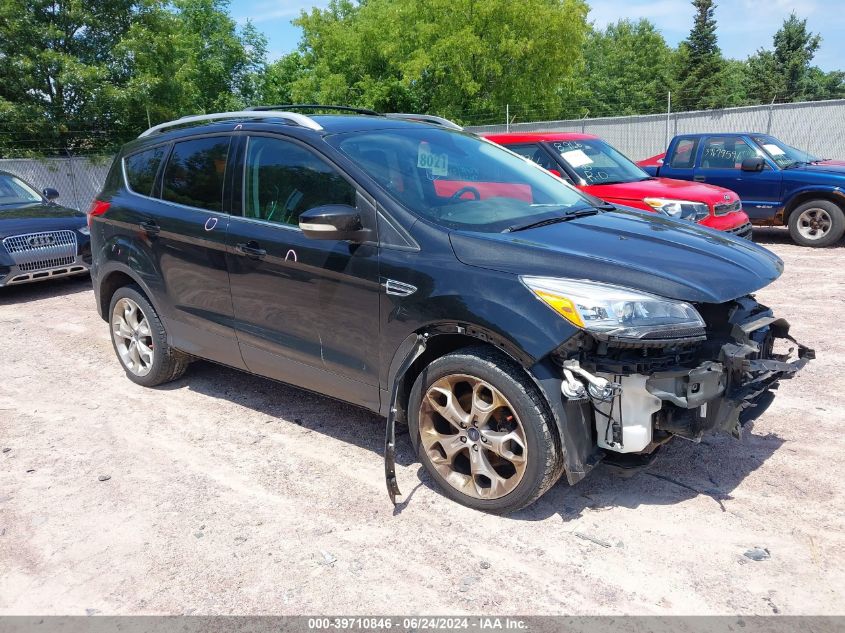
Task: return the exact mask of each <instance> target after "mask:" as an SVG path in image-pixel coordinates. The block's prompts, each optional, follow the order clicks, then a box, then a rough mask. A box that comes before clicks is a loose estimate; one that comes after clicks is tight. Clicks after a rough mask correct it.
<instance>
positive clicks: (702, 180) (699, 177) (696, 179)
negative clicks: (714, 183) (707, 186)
mask: <svg viewBox="0 0 845 633" xmlns="http://www.w3.org/2000/svg"><path fill="white" fill-rule="evenodd" d="M692 179H693V180H694V181H696V182H706V181H707V177H706V176H693V177H692Z"/></svg>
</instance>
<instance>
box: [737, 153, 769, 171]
mask: <svg viewBox="0 0 845 633" xmlns="http://www.w3.org/2000/svg"><path fill="white" fill-rule="evenodd" d="M765 166H766V161H765V160H763V159H762V158H761V157H760V156H751V157H749V158H745V159H743V161H742V171H763V168H764V167H765Z"/></svg>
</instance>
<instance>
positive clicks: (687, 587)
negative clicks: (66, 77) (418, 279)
mask: <svg viewBox="0 0 845 633" xmlns="http://www.w3.org/2000/svg"><path fill="white" fill-rule="evenodd" d="M759 236H760V237H759V238H758V239H759V241H761V242H762V243H763V244H765V245H767V246H769V247H770V248H772V249H773V250H775V251H776V252H777V253H778V254H779V255H780V256H781V257H783V258H784V260H785V261H786V272H785V274H784V275H783V277H782V278H781V279H780V280H778V281H777V282H776V283H774V284H773V285H772V286H770V287H769V288H766V289H764V290H762V291H761V292H759V294H758V296H759V299H760V300H761V301H763V302H764V303H767V304H769V305H771V306H772V307H774V308H775V310H776V312H777V314H778V315H781V316H785V317H787V318H788V319H789V320H790V321H791V322H792V325H793V328H792V333H793V334H794V336H795V337H796V338H797V339H798V340H800V341H802V342H804V343H806V344H808V345H810V346H811V347H814V348H815V349H816V350H817V354H818V359H817V360H816V361H815V362H814V363H811V364H810V365H809V366H808V367H807V368H806V369H805V370H804V371H803V372H802V374H801V375H800V376H799V377H798V378H797V379H796V380H792V381H786V382H785V383H784V384H783V385H782V387H781V390H780V393H779V396H778V398H777V400H776V401H775V404H774V405H773V406H772V407H771V408H770V409H769V411H768V412H766V413H765V414H764V415H763V416H762V417H761V418H760V419H759V420H758V421H757V422H756V424H755V427H754V429H753V432H752V433H751V434H749V435H747V436H746V437H745V438H744V439H743V440H742V441H741V442H736V441H734V440H732V439H730V438H728V437H710V438H708V439H706V441H704V442H702V443H701V444H699V445H695V444H692V443H689V442H684V441H682V440H676V441H675V442H673V443H671V444H670V445H669V446H667V447H666V449H665V450H664V452H663V454H662V455H661V457H660V458H659V459H658V460H657V461H656V462H655V464H654V465H653V466H652V467H651V468H650V470H648V471H647V472H643V473H640V474H638V475H636V476H634V477H632V478H628V479H624V478H621V477H619V476H617V475H615V474H613V473H612V472H610V471H609V470H607V469H605V468H603V467H602V468H599V469H597V470H596V471H594V472H593V473H592V474H591V475H590V476H589V477H588V478H587V479H586V480H584V481H582V482H580V483H579V484H577V485H576V486H574V487H569V486H567V485H566V483H565V482H560V483H558V484H557V485H556V486H555V487H554V488H553V489H552V490H551V491H550V492H549V493H547V494H546V495H545V497H543V498H542V499H541V500H540V501H539V502H538V503H536V504H535V505H534V506H532V507H531V508H529V509H528V510H526V511H523V512H522V513H520V514H518V515H516V516H511V517H507V518H502V517H496V516H489V515H485V514H481V513H478V512H474V511H471V510H468V509H466V508H463V507H462V506H459V505H457V504H455V503H452V502H450V501H448V500H447V499H446V498H444V497H443V496H442V495H441V494H439V493H438V492H437V490H436V489H435V488H434V487H433V484H432V483H431V481H430V480H429V478H428V477H427V476H426V475H425V474H424V472H423V471H422V469H421V467H420V465H419V464H418V463H416V462H415V461H414V458H413V456H412V452H411V449H410V442H409V440H408V437H407V435H405V436H402V437H400V438H399V448H398V451H399V453H398V460H399V465H398V477H399V482H400V486H401V488H402V490H403V491H404V492H405V493H406V498H409V499H408V502H407V504H405V505H404V506H403V507H401V508H399V509H398V510H397V511H394V510H393V508H392V507H391V505H390V503H389V501H388V498H387V494H386V492H385V486H384V479H383V463H382V459H381V450H382V438H383V420H382V419H380V418H377V417H376V416H374V415H371V414H369V413H367V412H364V411H361V410H359V409H356V408H353V407H350V406H345V405H343V404H339V403H337V402H334V401H332V400H328V399H326V398H322V397H319V396H317V395H314V394H310V393H307V392H304V391H300V390H297V389H294V388H291V387H287V386H285V385H281V384H278V383H274V382H272V381H269V380H265V379H262V378H258V377H254V376H249V375H247V374H244V373H240V372H237V371H234V370H229V369H226V368H222V367H218V366H215V365H212V364H209V363H203V362H198V363H195V364H194V365H192V367H191V368H190V369H189V371H188V373H187V374H186V376H185V377H184V378H182V379H181V380H179V381H177V382H175V383H172V384H170V385H167V386H165V387H163V388H159V389H144V388H142V387H138V386H136V385H134V384H133V383H131V382H130V381H129V380H127V379H126V378H125V377H124V375H123V372H122V370H121V369H120V367H119V365H118V362H117V359H116V358H115V357H114V353H113V351H112V348H111V344H110V341H109V337H108V330H107V326H106V324H105V323H103V321H101V320H100V319H99V317H98V316H97V315H96V313H95V310H94V305H93V296H92V293H91V290H90V282H89V281H88V280H86V279H83V280H65V281H58V282H51V283H45V284H41V285H38V284H36V285H31V286H28V287H27V286H21V287H17V288H11V289H5V290H0V334H2V347H0V361H1V362H0V367H2V380H1V381H0V449H2V451H3V452H2V453H0V569H1V570H2V574H0V613H2V614H85V613H89V614H93V613H102V614H154V613H155V614H161V613H168V614H180V613H195V614H302V613H347V614H368V613H369V614H372V613H382V614H383V613H392V614H396V613H415V614H458V613H470V614H472V613H476V614H477V613H484V614H505V613H519V614H524V615H534V614H561V613H566V614H593V613H601V614H622V613H629V614H729V613H743V614H771V613H782V614H843V613H845V571H843V569H845V520H844V518H845V513H843V508H845V503H843V499H844V497H845V468H843V461H842V455H843V454H845V440H843V433H842V431H843V423H845V413H843V411H845V395H843V394H845V380H843V378H842V376H843V374H845V339H844V338H843V337H842V335H841V320H842V309H843V305H845V304H843V301H844V300H845V267H843V266H842V262H843V254H845V248H843V246H840V247H838V248H833V249H826V250H812V249H802V248H799V247H796V246H794V245H792V244H791V243H789V241H788V239H787V238H786V237H785V234H784V232H783V231H782V230H775V229H768V230H761V231H759ZM754 547H760V548H765V549H766V550H768V553H769V555H770V557H769V558H768V559H766V560H761V561H753V560H750V559H749V558H747V557H746V556H745V555H744V553H745V552H746V551H748V550H749V549H751V548H754Z"/></svg>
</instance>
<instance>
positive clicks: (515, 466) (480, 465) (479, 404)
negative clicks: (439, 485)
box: [419, 374, 528, 499]
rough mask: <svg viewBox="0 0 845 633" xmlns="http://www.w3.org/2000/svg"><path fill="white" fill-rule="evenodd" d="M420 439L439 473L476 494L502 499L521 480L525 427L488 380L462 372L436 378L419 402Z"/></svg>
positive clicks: (457, 487) (523, 470)
mask: <svg viewBox="0 0 845 633" xmlns="http://www.w3.org/2000/svg"><path fill="white" fill-rule="evenodd" d="M419 420H420V424H419V428H420V441H421V442H422V446H423V448H424V450H425V452H426V454H427V455H428V457H429V459H430V461H431V463H432V465H433V466H434V468H435V470H436V471H437V473H438V474H439V475H440V476H441V477H443V479H445V480H446V482H447V483H449V485H451V486H452V487H453V488H455V489H456V490H458V491H460V492H462V493H463V494H466V495H468V496H470V497H474V498H476V499H498V498H500V497H504V496H505V495H507V494H508V493H510V492H512V491H513V490H514V489H515V488H516V487H517V486H518V485H519V482H520V481H521V480H522V477H523V475H524V474H525V467H526V464H527V463H528V461H527V460H528V450H527V441H526V439H525V429H524V427H523V425H522V422H520V420H519V417H518V416H517V415H516V412H515V411H514V410H513V407H512V406H511V404H510V402H508V400H507V398H505V396H504V395H502V393H501V392H500V391H499V390H498V389H496V388H495V387H494V386H493V385H491V384H490V383H488V382H486V381H484V380H481V379H480V378H476V377H474V376H468V375H464V374H451V375H448V376H444V377H443V378H440V379H439V380H437V381H435V382H434V383H433V384H432V385H431V386H430V387H429V388H428V391H427V392H426V393H425V396H424V397H423V399H422V403H421V404H420V416H419Z"/></svg>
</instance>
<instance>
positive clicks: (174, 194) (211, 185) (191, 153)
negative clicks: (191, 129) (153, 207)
mask: <svg viewBox="0 0 845 633" xmlns="http://www.w3.org/2000/svg"><path fill="white" fill-rule="evenodd" d="M228 153H229V137H228V136H211V137H206V138H196V139H192V140H190V141H182V142H180V143H176V144H174V145H173V151H172V152H171V153H170V158H169V159H168V161H167V166H166V167H165V168H164V179H163V182H162V192H161V197H162V198H163V199H164V200H169V201H170V202H177V203H179V204H184V205H187V206H189V207H197V208H199V209H207V210H208V211H222V209H223V176H224V174H225V173H226V156H227V154H228Z"/></svg>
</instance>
